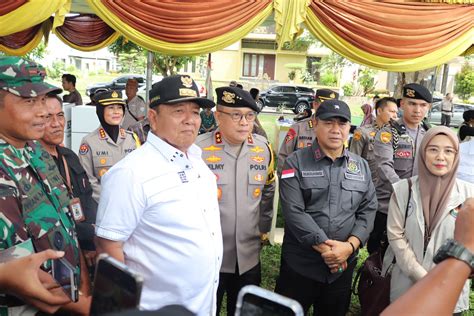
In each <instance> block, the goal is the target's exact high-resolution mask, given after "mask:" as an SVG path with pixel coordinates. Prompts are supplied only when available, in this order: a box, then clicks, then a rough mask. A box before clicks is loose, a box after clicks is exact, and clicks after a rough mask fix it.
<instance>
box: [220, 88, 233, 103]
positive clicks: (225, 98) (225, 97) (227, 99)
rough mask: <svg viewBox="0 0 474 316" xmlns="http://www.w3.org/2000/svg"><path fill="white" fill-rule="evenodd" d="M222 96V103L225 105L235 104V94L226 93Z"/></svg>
mask: <svg viewBox="0 0 474 316" xmlns="http://www.w3.org/2000/svg"><path fill="white" fill-rule="evenodd" d="M222 94H223V95H222V101H224V102H225V103H235V93H231V92H228V91H224V92H223V93H222Z"/></svg>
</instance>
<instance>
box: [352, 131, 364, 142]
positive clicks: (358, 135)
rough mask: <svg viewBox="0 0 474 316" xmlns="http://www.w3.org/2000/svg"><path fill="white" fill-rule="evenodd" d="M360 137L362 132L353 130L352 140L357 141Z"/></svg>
mask: <svg viewBox="0 0 474 316" xmlns="http://www.w3.org/2000/svg"><path fill="white" fill-rule="evenodd" d="M361 138H362V133H361V132H360V131H355V133H354V140H355V141H356V142H358V141H359V140H360V139H361Z"/></svg>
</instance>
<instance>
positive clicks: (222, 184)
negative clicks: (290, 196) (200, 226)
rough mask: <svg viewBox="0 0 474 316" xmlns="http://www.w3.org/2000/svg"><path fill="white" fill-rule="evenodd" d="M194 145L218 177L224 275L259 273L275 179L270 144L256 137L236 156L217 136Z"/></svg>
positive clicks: (217, 133)
mask: <svg viewBox="0 0 474 316" xmlns="http://www.w3.org/2000/svg"><path fill="white" fill-rule="evenodd" d="M196 145H198V146H199V147H201V149H202V158H203V160H204V162H205V163H206V164H207V165H208V167H209V169H211V171H212V172H214V174H215V175H216V180H217V186H218V199H219V209H220V215H221V227H222V236H223V240H224V257H223V260H222V267H221V272H224V273H234V272H235V267H236V263H238V265H239V273H240V274H242V273H245V272H247V271H248V270H250V269H251V268H253V267H255V266H256V265H257V264H258V262H259V257H260V248H261V242H260V233H267V232H269V231H270V228H271V223H272V218H273V195H274V193H275V181H274V180H275V175H274V170H273V164H274V161H273V153H272V150H271V147H270V145H269V144H268V143H267V140H266V139H265V138H263V137H262V136H260V135H256V134H252V135H250V136H249V137H248V139H247V140H246V141H245V142H244V144H243V146H242V148H241V150H240V152H238V153H237V154H236V150H235V146H234V147H232V146H230V145H229V144H228V143H226V141H225V140H224V138H223V137H222V135H221V132H220V131H219V129H217V130H216V131H213V132H210V133H205V134H202V135H199V136H198V138H197V139H196Z"/></svg>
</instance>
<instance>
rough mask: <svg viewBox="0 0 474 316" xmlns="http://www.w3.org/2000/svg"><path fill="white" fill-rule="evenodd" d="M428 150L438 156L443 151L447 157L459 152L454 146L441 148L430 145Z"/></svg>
mask: <svg viewBox="0 0 474 316" xmlns="http://www.w3.org/2000/svg"><path fill="white" fill-rule="evenodd" d="M426 152H427V153H429V154H431V155H433V156H438V155H439V154H440V153H441V152H442V153H443V154H444V155H445V156H447V157H453V156H455V155H456V154H457V151H456V150H455V149H452V148H445V149H440V148H436V147H428V148H427V149H426Z"/></svg>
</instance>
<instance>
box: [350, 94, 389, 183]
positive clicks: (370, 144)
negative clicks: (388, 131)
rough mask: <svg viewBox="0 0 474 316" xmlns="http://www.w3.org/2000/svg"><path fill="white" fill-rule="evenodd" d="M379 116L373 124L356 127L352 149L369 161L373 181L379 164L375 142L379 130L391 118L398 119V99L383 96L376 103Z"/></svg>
mask: <svg viewBox="0 0 474 316" xmlns="http://www.w3.org/2000/svg"><path fill="white" fill-rule="evenodd" d="M375 111H376V113H377V116H376V118H375V122H374V123H373V124H371V125H364V126H361V127H359V128H358V129H356V131H355V132H354V137H353V138H352V142H351V147H350V151H351V152H353V153H354V154H356V155H359V156H361V157H362V158H364V159H365V160H367V162H368V163H369V168H370V172H371V174H372V182H373V183H374V184H375V181H376V179H377V164H376V161H375V157H374V142H375V135H376V134H377V132H378V131H379V130H380V129H381V128H382V127H384V126H385V124H388V122H390V120H396V119H397V113H398V107H397V100H395V99H394V98H382V99H379V100H378V101H377V103H376V104H375Z"/></svg>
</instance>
